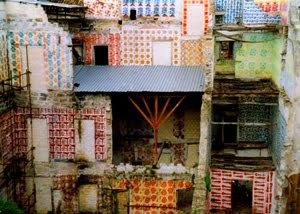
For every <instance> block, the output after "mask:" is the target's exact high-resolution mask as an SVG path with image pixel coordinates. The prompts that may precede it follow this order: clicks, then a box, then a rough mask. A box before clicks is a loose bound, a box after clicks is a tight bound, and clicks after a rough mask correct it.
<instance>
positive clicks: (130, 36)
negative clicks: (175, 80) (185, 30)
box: [121, 24, 181, 65]
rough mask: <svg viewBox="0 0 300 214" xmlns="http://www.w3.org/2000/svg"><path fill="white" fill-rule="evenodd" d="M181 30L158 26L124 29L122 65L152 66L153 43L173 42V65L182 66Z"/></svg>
mask: <svg viewBox="0 0 300 214" xmlns="http://www.w3.org/2000/svg"><path fill="white" fill-rule="evenodd" d="M180 37H181V35H180V29H179V27H173V28H171V27H165V26H157V25H150V24H149V25H142V26H141V27H137V26H126V27H123V29H122V43H121V48H122V53H121V58H122V64H124V65H152V42H153V41H166V40H168V41H170V40H171V41H172V64H173V65H180V61H181V48H180Z"/></svg>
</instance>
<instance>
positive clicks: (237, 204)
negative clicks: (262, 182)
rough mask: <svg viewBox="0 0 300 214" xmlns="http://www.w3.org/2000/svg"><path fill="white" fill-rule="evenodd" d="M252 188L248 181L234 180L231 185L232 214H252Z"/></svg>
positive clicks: (250, 182) (251, 183)
mask: <svg viewBox="0 0 300 214" xmlns="http://www.w3.org/2000/svg"><path fill="white" fill-rule="evenodd" d="M252 187H253V182H252V181H249V180H234V181H232V184H231V200H232V201H231V203H232V211H233V213H245V214H247V213H249V214H251V213H252V194H253V192H252Z"/></svg>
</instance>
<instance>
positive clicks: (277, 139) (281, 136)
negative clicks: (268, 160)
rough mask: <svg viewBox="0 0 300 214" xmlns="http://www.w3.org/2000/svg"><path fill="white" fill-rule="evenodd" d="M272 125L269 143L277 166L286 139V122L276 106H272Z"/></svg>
mask: <svg viewBox="0 0 300 214" xmlns="http://www.w3.org/2000/svg"><path fill="white" fill-rule="evenodd" d="M273 112H274V113H273V117H274V126H273V134H272V136H273V141H272V145H271V149H272V154H273V158H274V161H275V164H276V166H279V164H280V159H281V153H282V151H283V145H284V143H285V141H286V134H287V133H286V132H287V129H286V127H287V123H286V120H285V118H284V117H283V115H282V114H281V112H280V111H279V109H278V107H274V111H273Z"/></svg>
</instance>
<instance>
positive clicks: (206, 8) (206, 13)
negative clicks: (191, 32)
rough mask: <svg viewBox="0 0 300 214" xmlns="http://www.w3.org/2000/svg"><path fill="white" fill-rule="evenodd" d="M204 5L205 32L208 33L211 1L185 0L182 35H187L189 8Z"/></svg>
mask: <svg viewBox="0 0 300 214" xmlns="http://www.w3.org/2000/svg"><path fill="white" fill-rule="evenodd" d="M199 4H204V17H203V18H204V32H205V33H207V32H208V28H209V24H210V23H209V18H210V2H209V0H183V16H182V34H183V35H186V34H187V6H188V5H199Z"/></svg>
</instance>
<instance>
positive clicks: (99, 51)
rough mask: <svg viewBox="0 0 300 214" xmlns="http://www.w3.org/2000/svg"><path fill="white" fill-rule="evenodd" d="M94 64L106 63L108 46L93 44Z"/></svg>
mask: <svg viewBox="0 0 300 214" xmlns="http://www.w3.org/2000/svg"><path fill="white" fill-rule="evenodd" d="M94 52H95V65H108V46H94Z"/></svg>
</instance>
